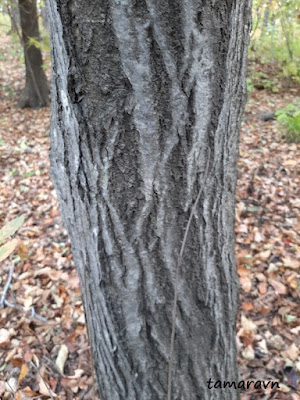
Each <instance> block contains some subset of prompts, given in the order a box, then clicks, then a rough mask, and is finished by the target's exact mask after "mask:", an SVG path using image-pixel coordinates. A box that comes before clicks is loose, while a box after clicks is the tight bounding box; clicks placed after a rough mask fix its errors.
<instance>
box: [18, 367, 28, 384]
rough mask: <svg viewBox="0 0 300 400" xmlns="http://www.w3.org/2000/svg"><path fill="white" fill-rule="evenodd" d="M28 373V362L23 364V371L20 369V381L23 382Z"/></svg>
mask: <svg viewBox="0 0 300 400" xmlns="http://www.w3.org/2000/svg"><path fill="white" fill-rule="evenodd" d="M27 373H28V367H27V365H26V364H22V367H21V371H20V376H19V382H21V381H22V380H23V379H24V378H25V376H26V375H27Z"/></svg>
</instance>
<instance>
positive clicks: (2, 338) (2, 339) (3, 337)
mask: <svg viewBox="0 0 300 400" xmlns="http://www.w3.org/2000/svg"><path fill="white" fill-rule="evenodd" d="M9 339H10V333H9V331H8V330H7V329H4V328H2V329H0V346H5V345H6V344H7V343H8V342H9Z"/></svg>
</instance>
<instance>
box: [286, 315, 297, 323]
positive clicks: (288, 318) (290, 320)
mask: <svg viewBox="0 0 300 400" xmlns="http://www.w3.org/2000/svg"><path fill="white" fill-rule="evenodd" d="M284 317H285V319H286V321H287V322H288V323H291V322H295V321H296V319H297V317H295V315H290V314H285V316H284Z"/></svg>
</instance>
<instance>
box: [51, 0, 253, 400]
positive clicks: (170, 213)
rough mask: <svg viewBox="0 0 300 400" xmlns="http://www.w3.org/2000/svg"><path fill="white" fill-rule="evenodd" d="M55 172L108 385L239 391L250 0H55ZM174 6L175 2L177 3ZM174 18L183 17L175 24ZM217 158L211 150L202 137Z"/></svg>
mask: <svg viewBox="0 0 300 400" xmlns="http://www.w3.org/2000/svg"><path fill="white" fill-rule="evenodd" d="M48 11H49V16H50V18H49V21H50V30H51V38H52V63H53V102H52V110H53V113H52V128H51V174H52V177H53V180H54V182H55V185H56V188H57V192H58V197H59V200H60V206H61V210H62V214H63V218H64V224H65V226H66V228H67V229H68V232H69V234H70V237H71V241H72V248H73V253H74V258H75V260H76V264H77V269H78V272H79V276H80V280H81V283H83V278H84V277H86V280H87V287H88V288H89V290H88V291H87V292H88V293H87V299H85V302H86V304H85V309H86V311H87V314H88V317H89V318H90V323H91V336H92V338H91V339H92V347H93V353H94V359H95V368H96V374H97V379H98V382H99V388H100V395H101V398H103V399H116V400H118V399H120V400H121V399H132V400H134V399H138V400H144V399H145V400H148V399H159V400H160V399H164V398H166V393H167V377H168V360H169V343H170V337H171V328H172V301H173V297H174V289H175V271H176V261H177V257H178V253H179V250H180V246H181V242H182V240H183V235H184V230H185V226H186V223H187V220H188V217H189V214H190V209H191V207H192V204H194V202H195V199H196V197H197V193H198V192H199V186H200V184H201V182H202V179H203V175H204V170H205V166H206V164H207V163H208V162H209V163H210V165H211V166H212V167H211V169H210V171H209V179H208V180H207V182H206V184H205V185H204V188H203V194H202V195H201V198H200V201H199V205H198V207H197V209H196V210H195V217H194V218H193V220H192V223H191V228H190V235H189V237H188V239H187V242H186V253H185V254H184V257H183V262H182V268H181V270H180V274H179V278H178V317H177V319H176V337H175V348H174V349H175V352H174V375H173V389H172V393H173V398H174V400H176V399H181V400H185V399H186V400H194V399H195V400H196V399H204V400H206V399H212V398H213V399H217V400H218V399H225V400H226V399H238V397H239V395H238V392H237V391H231V390H228V391H213V392H211V391H209V390H208V389H207V383H206V382H207V380H208V379H209V378H212V379H213V380H218V379H219V380H228V381H232V380H236V379H237V366H236V348H235V346H236V345H235V319H236V310H237V275H236V268H235V260H234V193H235V179H236V177H235V176H236V160H237V155H238V137H239V126H240V119H241V113H242V109H243V106H244V99H243V98H244V96H245V82H244V81H245V68H246V61H245V60H246V49H247V44H248V35H249V15H250V1H248V0H244V1H241V2H236V1H233V0H232V1H225V2H224V1H223V0H222V1H217V0H210V1H196V0H184V1H182V2H179V1H175V0H174V3H173V2H169V1H167V0H164V1H161V2H157V1H155V0H145V1H140V2H136V1H134V0H105V1H103V2H102V3H101V6H99V4H98V2H97V1H96V0H91V1H90V2H89V4H88V5H87V3H86V2H84V1H83V0H79V1H76V2H74V1H68V2H65V1H62V0H56V1H55V0H48ZM175 13H176V15H175ZM178 24H179V26H178V30H176V25H178ZM208 148H209V149H210V156H209V157H208V150H207V149H208Z"/></svg>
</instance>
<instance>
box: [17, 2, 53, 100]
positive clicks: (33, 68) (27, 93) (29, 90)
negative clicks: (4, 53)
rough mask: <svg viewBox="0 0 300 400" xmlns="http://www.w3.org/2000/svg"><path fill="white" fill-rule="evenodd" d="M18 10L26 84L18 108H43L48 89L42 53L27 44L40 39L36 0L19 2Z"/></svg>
mask: <svg viewBox="0 0 300 400" xmlns="http://www.w3.org/2000/svg"><path fill="white" fill-rule="evenodd" d="M19 10H20V19H21V28H22V42H23V47H24V57H25V67H26V84H25V88H24V90H23V93H22V95H21V98H20V100H19V107H20V108H25V107H32V108H37V107H45V106H46V105H48V103H49V87H48V83H47V78H46V75H45V73H44V71H43V68H42V66H43V59H42V52H41V49H39V48H38V47H36V46H34V45H29V44H28V41H29V39H30V38H34V39H35V40H39V38H40V34H39V26H38V14H37V7H36V0H19Z"/></svg>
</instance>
